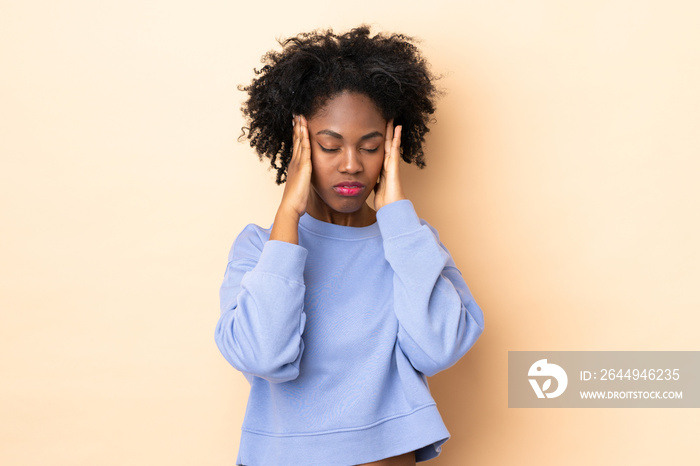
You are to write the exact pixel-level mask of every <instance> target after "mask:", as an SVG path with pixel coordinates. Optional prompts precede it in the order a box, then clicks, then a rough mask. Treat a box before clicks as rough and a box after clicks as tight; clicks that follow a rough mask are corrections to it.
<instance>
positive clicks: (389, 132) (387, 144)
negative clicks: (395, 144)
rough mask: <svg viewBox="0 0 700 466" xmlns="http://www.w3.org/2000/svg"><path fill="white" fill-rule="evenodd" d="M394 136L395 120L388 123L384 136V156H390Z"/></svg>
mask: <svg viewBox="0 0 700 466" xmlns="http://www.w3.org/2000/svg"><path fill="white" fill-rule="evenodd" d="M393 136H394V120H393V119H391V120H389V121H388V122H387V123H386V136H385V137H384V157H389V156H390V153H391V142H392V139H393Z"/></svg>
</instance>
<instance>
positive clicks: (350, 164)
mask: <svg viewBox="0 0 700 466" xmlns="http://www.w3.org/2000/svg"><path fill="white" fill-rule="evenodd" d="M338 171H339V172H341V173H351V174H352V173H359V172H361V171H362V160H360V154H359V153H358V151H357V150H355V149H348V150H346V151H345V152H344V153H343V156H342V158H341V160H340V165H339V167H338Z"/></svg>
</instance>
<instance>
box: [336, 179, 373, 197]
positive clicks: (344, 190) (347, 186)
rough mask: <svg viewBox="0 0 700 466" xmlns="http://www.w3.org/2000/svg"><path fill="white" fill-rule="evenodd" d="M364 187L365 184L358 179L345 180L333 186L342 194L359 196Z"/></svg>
mask: <svg viewBox="0 0 700 466" xmlns="http://www.w3.org/2000/svg"><path fill="white" fill-rule="evenodd" d="M364 187H365V185H363V184H362V183H358V182H356V181H343V182H342V183H338V184H337V185H335V186H333V189H334V190H335V192H337V193H338V194H340V195H341V196H357V195H358V194H360V192H362V190H363V189H364Z"/></svg>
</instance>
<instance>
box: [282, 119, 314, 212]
mask: <svg viewBox="0 0 700 466" xmlns="http://www.w3.org/2000/svg"><path fill="white" fill-rule="evenodd" d="M293 124H294V131H293V134H294V139H293V141H292V148H293V149H292V159H291V160H290V161H289V166H288V167H287V181H286V183H285V187H284V194H283V195H282V202H281V203H280V210H283V209H284V210H285V211H286V212H288V213H291V212H294V213H296V214H297V216H299V217H301V216H302V215H304V212H306V203H307V202H308V200H309V188H310V186H311V143H310V142H309V129H308V127H307V126H306V118H304V116H303V115H296V116H295V117H294V119H293Z"/></svg>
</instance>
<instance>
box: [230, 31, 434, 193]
mask: <svg viewBox="0 0 700 466" xmlns="http://www.w3.org/2000/svg"><path fill="white" fill-rule="evenodd" d="M278 42H279V44H280V45H281V46H282V50H281V51H279V52H276V51H269V52H267V53H266V54H265V55H263V57H262V60H261V61H262V63H263V64H264V66H263V67H262V68H261V69H260V70H257V69H256V70H255V75H256V77H255V78H254V79H253V82H252V83H251V84H250V85H249V86H245V87H243V86H239V89H240V90H242V91H245V92H247V93H248V100H247V101H246V102H245V103H244V104H243V106H242V107H241V110H242V111H243V114H244V116H245V117H246V119H247V122H246V123H247V124H248V126H247V127H243V128H242V129H243V134H242V135H241V138H244V137H247V138H248V139H249V140H250V146H251V147H254V148H255V150H256V151H257V153H258V156H259V158H260V160H263V158H264V157H267V158H269V159H270V165H271V166H272V167H273V168H275V169H276V170H277V180H276V182H277V184H282V183H284V182H285V181H286V178H287V167H288V166H289V161H290V160H291V157H292V124H291V122H292V118H293V115H298V114H301V115H305V116H306V117H311V116H313V115H314V114H315V112H316V111H318V110H319V109H321V108H322V107H323V105H324V104H325V102H326V101H327V100H328V99H330V98H332V97H334V96H336V95H338V94H340V93H342V92H344V91H349V92H358V93H361V94H365V95H367V96H368V97H369V98H370V99H371V100H372V101H374V103H375V104H376V105H377V107H378V109H379V110H380V112H381V113H382V116H383V117H384V118H385V119H386V120H390V119H392V118H393V119H394V125H402V127H403V128H402V133H401V157H402V158H403V160H404V161H406V162H408V163H411V162H412V163H415V164H416V165H417V166H418V167H420V168H423V167H424V166H425V161H424V156H423V142H424V141H425V134H426V133H427V132H428V131H429V129H428V126H427V124H428V123H429V122H430V118H431V117H430V116H431V115H432V114H433V113H434V112H435V100H436V97H437V95H438V91H437V89H436V87H435V86H434V84H433V82H434V81H435V79H437V78H436V77H435V76H433V75H432V74H431V73H430V72H429V70H428V64H427V62H426V61H425V59H424V58H423V56H422V55H421V53H420V51H419V50H418V49H417V48H416V46H415V45H414V44H413V42H415V40H414V39H413V38H411V37H408V36H405V35H403V34H391V35H386V34H381V33H380V34H376V35H374V36H373V37H371V36H370V28H369V27H368V26H365V25H362V26H360V27H357V28H355V29H352V30H350V31H349V32H346V33H345V34H342V35H336V34H334V33H333V31H332V30H331V29H328V30H325V31H319V30H316V31H313V32H308V33H301V34H299V35H297V36H296V37H291V38H288V39H285V40H278ZM246 130H247V134H246Z"/></svg>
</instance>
